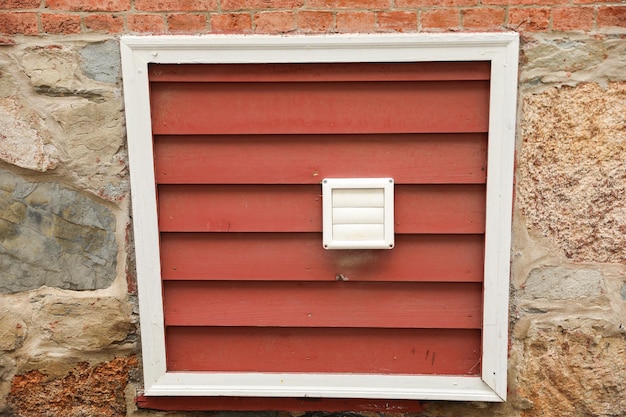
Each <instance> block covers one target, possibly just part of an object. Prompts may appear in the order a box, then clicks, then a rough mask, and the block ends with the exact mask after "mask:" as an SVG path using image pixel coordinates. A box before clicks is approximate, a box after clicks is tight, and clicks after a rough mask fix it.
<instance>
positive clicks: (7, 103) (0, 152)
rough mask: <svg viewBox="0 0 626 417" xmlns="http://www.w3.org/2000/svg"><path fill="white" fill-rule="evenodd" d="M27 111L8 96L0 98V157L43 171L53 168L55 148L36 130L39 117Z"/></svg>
mask: <svg viewBox="0 0 626 417" xmlns="http://www.w3.org/2000/svg"><path fill="white" fill-rule="evenodd" d="M25 113H27V112H26V111H25V109H24V108H23V107H22V106H21V105H20V104H19V103H18V102H16V100H15V99H12V98H0V126H2V130H1V131H0V159H2V160H3V161H5V162H8V163H10V164H13V165H16V166H18V167H20V168H26V169H31V170H33V171H39V172H45V171H48V170H50V169H53V168H55V167H56V164H57V160H56V156H55V155H56V149H55V147H54V146H53V145H51V144H49V143H47V140H46V139H44V138H43V135H42V134H41V133H40V131H38V130H36V129H34V128H33V127H32V126H37V125H41V122H40V118H39V116H37V115H35V114H33V113H31V114H25Z"/></svg>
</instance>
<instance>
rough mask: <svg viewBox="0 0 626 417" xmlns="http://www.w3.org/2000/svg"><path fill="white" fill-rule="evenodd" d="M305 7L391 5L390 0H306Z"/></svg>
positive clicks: (383, 6) (376, 8)
mask: <svg viewBox="0 0 626 417" xmlns="http://www.w3.org/2000/svg"><path fill="white" fill-rule="evenodd" d="M307 7H311V8H318V9H356V10H358V9H370V10H372V9H373V10H384V9H389V8H390V7H391V0H308V1H307Z"/></svg>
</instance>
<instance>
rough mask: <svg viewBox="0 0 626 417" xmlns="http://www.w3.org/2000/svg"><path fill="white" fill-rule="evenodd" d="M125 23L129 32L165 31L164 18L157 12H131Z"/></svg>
mask: <svg viewBox="0 0 626 417" xmlns="http://www.w3.org/2000/svg"><path fill="white" fill-rule="evenodd" d="M127 24H128V30H129V31H131V32H139V33H165V20H164V19H163V16H161V15H158V14H131V15H129V16H128V17H127Z"/></svg>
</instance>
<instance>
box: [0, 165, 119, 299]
mask: <svg viewBox="0 0 626 417" xmlns="http://www.w3.org/2000/svg"><path fill="white" fill-rule="evenodd" d="M114 233H115V217H114V216H113V214H112V213H111V211H110V210H109V209H108V208H106V207H105V206H103V205H102V204H99V203H98V202H96V201H94V200H93V199H91V198H87V197H85V196H83V195H81V194H79V193H77V192H76V191H72V190H70V189H67V188H63V187H62V186H60V185H59V184H57V183H50V182H47V183H31V182H28V181H26V180H25V179H23V178H20V177H18V176H16V175H14V174H11V173H10V172H9V171H5V170H0V270H1V271H2V280H0V292H4V293H7V292H17V291H26V290H31V289H35V288H39V287H41V286H43V285H47V286H50V287H59V288H67V289H75V290H87V289H97V288H106V287H107V286H109V285H110V284H111V283H112V282H113V280H114V279H115V277H116V275H117V272H116V265H117V243H116V239H115V234H114Z"/></svg>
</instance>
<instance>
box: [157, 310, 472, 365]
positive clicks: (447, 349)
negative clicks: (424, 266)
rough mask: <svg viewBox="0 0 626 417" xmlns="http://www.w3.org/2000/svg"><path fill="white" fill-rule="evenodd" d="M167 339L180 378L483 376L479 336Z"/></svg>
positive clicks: (455, 332)
mask: <svg viewBox="0 0 626 417" xmlns="http://www.w3.org/2000/svg"><path fill="white" fill-rule="evenodd" d="M251 314H253V312H251ZM165 339H166V349H167V368H168V369H169V370H172V371H223V372H231V371H232V372H246V371H247V372H341V373H381V374H439V375H477V374H479V373H480V339H481V331H480V330H478V329H444V330H442V329H379V328H320V327H310V328H301V327H298V328H295V327H167V328H166V336H165Z"/></svg>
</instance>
